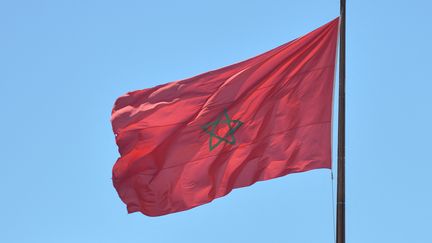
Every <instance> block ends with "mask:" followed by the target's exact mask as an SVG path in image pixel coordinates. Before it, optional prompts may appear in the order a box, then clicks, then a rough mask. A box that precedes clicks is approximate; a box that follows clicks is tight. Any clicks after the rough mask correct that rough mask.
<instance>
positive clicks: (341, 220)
mask: <svg viewBox="0 0 432 243" xmlns="http://www.w3.org/2000/svg"><path fill="white" fill-rule="evenodd" d="M345 9H346V0H340V32H339V113H338V173H337V177H338V178H337V210H336V211H337V213H336V220H337V226H336V243H345Z"/></svg>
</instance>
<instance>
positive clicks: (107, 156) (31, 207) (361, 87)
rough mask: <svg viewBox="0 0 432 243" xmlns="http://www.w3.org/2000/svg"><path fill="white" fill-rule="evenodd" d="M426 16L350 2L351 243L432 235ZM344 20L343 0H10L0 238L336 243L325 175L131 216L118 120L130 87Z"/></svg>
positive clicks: (407, 7)
mask: <svg viewBox="0 0 432 243" xmlns="http://www.w3.org/2000/svg"><path fill="white" fill-rule="evenodd" d="M431 9H432V3H430V1H389V0H387V1H373V2H371V1H350V0H349V1H348V10H347V11H348V12H347V198H346V199H347V212H346V213H347V240H348V241H347V242H350V243H365V242H368V243H371V242H392V243H399V242H400V243H407V242H413V243H417V242H418V243H428V242H432V236H431V233H430V229H431V227H432V193H431V191H432V189H431V187H432V180H431V178H432V176H431V170H432V156H431V154H430V153H431V151H432V142H431V138H432V129H431V124H432V112H431V111H432V108H431V105H432V101H431V96H432V95H431V90H432V79H431V76H430V71H431V69H432V61H431V56H432V48H431V39H432V28H431V24H432V18H431V17H430V16H431V15H430V10H431ZM338 11H339V1H338V0H331V1H329V0H308V1H300V0H297V1H287V0H284V1H271V0H269V1H250V0H249V1H227V0H219V1H106V0H105V1H54V0H52V1H43V0H41V1H19V0H17V1H0V104H1V115H0V117H1V119H0V127H1V129H2V132H1V135H2V136H1V139H0V151H1V154H0V166H1V168H0V172H1V176H0V192H1V194H0V242H5V243H6V242H7V243H14V242H37V243H39V242H41V243H42V242H43V243H50V242H55V243H59V242H74V243H75V242H84V243H86V242H89V243H93V242H103V243H109V242H152V243H158V242H170V243H171V242H185V243H195V242H197V243H198V242H199V243H201V242H209V243H212V242H236V243H237V242H296V243H297V242H305V243H315V242H317V243H318V242H332V241H333V233H334V231H333V217H332V190H331V183H332V182H331V180H330V171H329V170H316V171H311V172H307V173H300V174H295V175H288V176H286V177H283V178H279V179H275V180H271V181H266V182H260V183H257V184H255V185H253V186H252V187H248V188H243V189H238V190H235V191H233V192H232V193H231V194H229V195H228V196H226V197H224V198H221V199H217V200H215V201H214V202H212V203H210V204H207V205H204V206H201V207H198V208H195V209H192V210H189V211H186V212H182V213H177V214H172V215H168V216H164V217H158V218H150V217H146V216H144V215H141V214H137V213H135V214H130V215H128V214H127V213H126V209H125V206H124V204H123V203H122V202H121V200H120V199H119V198H118V196H117V194H116V192H115V190H114V188H113V187H112V183H111V168H112V165H113V164H114V162H115V160H116V158H117V157H118V152H117V146H116V145H115V142H114V136H113V134H112V130H111V124H110V113H111V108H112V105H113V102H114V101H115V99H116V98H117V97H118V96H120V95H122V94H124V93H125V92H127V91H132V90H136V89H142V88H147V87H151V86H154V85H157V84H161V83H165V82H169V81H174V80H178V79H183V78H186V77H190V76H193V75H195V74H199V73H202V72H205V71H208V70H211V69H216V68H218V67H222V66H225V65H228V64H231V63H233V62H237V61H240V60H243V59H246V58H249V57H252V56H254V55H257V54H259V53H261V52H264V51H266V50H269V49H272V48H273V47H276V46H278V45H280V44H282V43H285V42H288V41H290V40H292V39H294V38H296V37H298V36H300V35H303V34H305V33H307V32H309V31H311V30H313V29H315V28H317V27H319V26H320V25H322V24H324V23H326V22H328V21H330V20H331V19H333V18H335V17H336V16H337V15H338ZM335 125H336V124H335Z"/></svg>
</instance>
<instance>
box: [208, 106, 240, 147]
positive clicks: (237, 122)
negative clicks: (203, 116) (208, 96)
mask: <svg viewBox="0 0 432 243" xmlns="http://www.w3.org/2000/svg"><path fill="white" fill-rule="evenodd" d="M223 116H224V117H225V120H221V118H222V117H223ZM232 122H234V124H235V125H234V127H233V126H231V123H232ZM219 123H221V124H227V125H228V127H229V130H228V132H227V133H226V134H225V136H223V137H220V136H218V135H217V134H216V133H215V130H216V127H217V125H218V124H219ZM241 125H243V122H242V121H240V120H232V119H231V118H230V117H229V115H228V112H227V110H226V109H224V111H223V112H222V113H221V114H220V115H219V116H218V118H217V119H216V121H214V122H209V123H207V124H205V125H204V126H201V128H202V129H203V130H204V131H205V132H206V133H208V134H209V135H210V140H209V149H210V151H212V150H213V149H215V148H216V147H217V146H218V145H219V144H221V143H222V142H226V143H228V144H235V143H236V139H235V137H234V133H235V131H237V129H239V128H240V126H241ZM209 127H211V130H210V131H209V130H208V128H209ZM213 137H215V138H217V139H219V141H217V143H216V144H215V145H212V144H213ZM228 137H231V141H230V140H228V139H227V138H228Z"/></svg>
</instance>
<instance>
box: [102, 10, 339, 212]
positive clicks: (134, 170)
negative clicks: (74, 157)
mask: <svg viewBox="0 0 432 243" xmlns="http://www.w3.org/2000/svg"><path fill="white" fill-rule="evenodd" d="M338 26H339V18H337V19H335V20H333V21H331V22H330V23H328V24H326V25H324V26H322V27H320V28H318V29H316V30H314V31H312V32H311V33H309V34H307V35H305V36H303V37H300V38H298V39H295V40H293V41H291V42H289V43H287V44H284V45H282V46H279V47H277V48H275V49H273V50H271V51H268V52H266V53H264V54H261V55H259V56H256V57H253V58H251V59H248V60H246V61H242V62H240V63H237V64H233V65H230V66H227V67H224V68H221V69H218V70H214V71H210V72H207V73H204V74H201V75H198V76H195V77H192V78H188V79H185V80H181V81H176V82H172V83H167V84H163V85H159V86H156V87H154V88H148V89H143V90H138V91H133V92H130V93H127V94H126V95H124V96H121V97H120V98H118V99H117V101H116V102H115V105H114V108H113V112H112V118H111V121H112V126H113V130H114V134H115V138H116V142H117V145H118V147H119V152H120V155H121V156H120V158H119V159H118V160H117V162H116V163H115V165H114V168H113V183H114V187H115V188H116V189H117V192H118V194H119V196H120V198H121V199H122V200H123V202H125V203H126V204H127V209H128V212H129V213H132V212H138V211H139V212H142V213H143V214H146V215H149V216H159V215H164V214H169V213H174V212H179V211H183V210H187V209H190V208H193V207H196V206H199V205H202V204H205V203H208V202H210V201H212V200H213V199H215V198H218V197H222V196H224V195H226V194H228V193H229V192H230V191H231V190H232V189H234V188H239V187H245V186H249V185H252V184H254V183H255V182H257V181H263V180H268V179H272V178H276V177H280V176H284V175H287V174H290V173H295V172H302V171H308V170H312V169H318V168H331V126H332V124H331V121H332V99H333V80H334V75H335V62H336V46H337V37H338Z"/></svg>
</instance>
